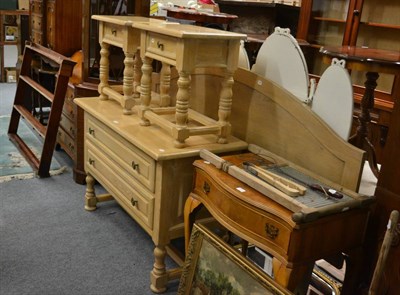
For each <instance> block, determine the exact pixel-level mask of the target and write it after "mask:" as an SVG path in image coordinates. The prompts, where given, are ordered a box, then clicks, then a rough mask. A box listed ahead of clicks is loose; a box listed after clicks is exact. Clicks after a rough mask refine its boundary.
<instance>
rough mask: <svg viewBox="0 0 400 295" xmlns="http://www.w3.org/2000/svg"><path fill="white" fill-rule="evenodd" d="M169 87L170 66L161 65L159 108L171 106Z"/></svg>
mask: <svg viewBox="0 0 400 295" xmlns="http://www.w3.org/2000/svg"><path fill="white" fill-rule="evenodd" d="M170 85H171V66H170V65H169V64H166V63H163V64H162V68H161V72H160V107H168V106H170V104H171V97H170V96H169V88H170Z"/></svg>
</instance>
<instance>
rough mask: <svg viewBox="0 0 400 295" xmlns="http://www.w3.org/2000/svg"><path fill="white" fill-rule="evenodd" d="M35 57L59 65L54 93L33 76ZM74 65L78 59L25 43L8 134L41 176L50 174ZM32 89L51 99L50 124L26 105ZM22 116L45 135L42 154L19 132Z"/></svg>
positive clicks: (41, 134) (40, 133)
mask: <svg viewBox="0 0 400 295" xmlns="http://www.w3.org/2000/svg"><path fill="white" fill-rule="evenodd" d="M35 57H39V58H45V59H47V60H49V61H51V62H52V63H54V64H57V65H58V67H59V69H58V72H57V74H56V77H57V80H56V87H55V89H54V93H52V92H50V91H48V90H47V89H46V88H44V87H43V86H42V85H40V84H38V83H37V82H36V81H34V80H33V79H32V71H31V68H32V64H33V60H34V59H35ZM74 65H75V62H73V61H72V60H70V59H68V58H66V57H64V56H62V55H60V54H58V53H56V52H54V51H52V50H50V49H48V48H45V47H43V46H40V45H37V44H33V45H25V52H24V58H23V60H22V66H21V73H20V76H19V80H18V85H17V90H16V94H15V100H14V104H13V109H12V112H11V118H10V125H9V128H8V135H9V137H10V140H11V141H13V142H14V144H15V145H16V147H17V148H18V149H19V151H20V152H21V154H22V155H23V156H24V157H25V159H26V160H27V162H28V163H29V164H30V165H31V166H32V168H33V170H34V171H35V172H36V173H37V175H38V176H39V177H49V176H50V174H49V170H50V165H51V159H52V156H53V151H54V147H55V144H56V136H57V130H58V126H59V123H60V117H61V112H62V107H63V104H64V99H65V92H66V90H67V84H68V79H69V77H70V76H71V74H72V69H73V67H74ZM29 90H32V91H35V92H39V93H40V94H41V95H42V96H43V97H44V98H46V99H47V100H48V101H49V102H50V103H51V111H50V116H49V119H48V122H47V126H45V125H43V124H41V123H40V122H39V121H38V120H37V119H36V118H35V117H34V116H33V115H32V114H31V112H30V110H28V109H26V108H25V106H24V102H25V101H26V100H27V99H31V97H27V95H28V96H29V94H30V91H29ZM21 116H22V117H23V118H24V119H25V120H26V121H27V122H28V123H29V124H30V125H31V126H32V127H33V128H34V129H35V130H36V131H37V132H38V133H39V135H40V136H42V137H43V138H44V143H43V149H42V151H41V153H40V155H39V156H38V155H35V153H34V152H33V151H32V150H31V148H30V147H28V146H27V145H26V143H25V142H24V140H23V139H22V138H20V137H19V136H18V133H17V131H18V124H19V120H20V118H21Z"/></svg>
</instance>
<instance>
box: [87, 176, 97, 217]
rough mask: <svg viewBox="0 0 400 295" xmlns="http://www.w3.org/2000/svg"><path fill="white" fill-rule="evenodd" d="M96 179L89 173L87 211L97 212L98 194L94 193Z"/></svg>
mask: <svg viewBox="0 0 400 295" xmlns="http://www.w3.org/2000/svg"><path fill="white" fill-rule="evenodd" d="M94 181H95V180H94V178H93V177H92V175H90V174H89V173H87V175H86V193H85V210H88V211H93V210H96V208H97V207H96V204H97V199H96V193H95V191H94Z"/></svg>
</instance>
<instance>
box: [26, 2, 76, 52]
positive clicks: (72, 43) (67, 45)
mask: <svg viewBox="0 0 400 295" xmlns="http://www.w3.org/2000/svg"><path fill="white" fill-rule="evenodd" d="M30 12H31V41H32V42H34V43H37V44H41V45H43V46H45V47H48V48H50V49H52V50H54V51H55V52H58V53H60V54H62V55H65V56H72V55H73V54H74V53H75V52H76V51H78V50H81V49H82V0H71V1H61V0H30Z"/></svg>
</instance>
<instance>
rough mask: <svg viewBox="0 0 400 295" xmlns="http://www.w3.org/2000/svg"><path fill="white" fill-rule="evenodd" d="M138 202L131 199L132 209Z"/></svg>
mask: <svg viewBox="0 0 400 295" xmlns="http://www.w3.org/2000/svg"><path fill="white" fill-rule="evenodd" d="M137 203H138V201H137V200H134V199H133V198H131V204H132V206H133V207H135V206H136V205H137Z"/></svg>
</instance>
